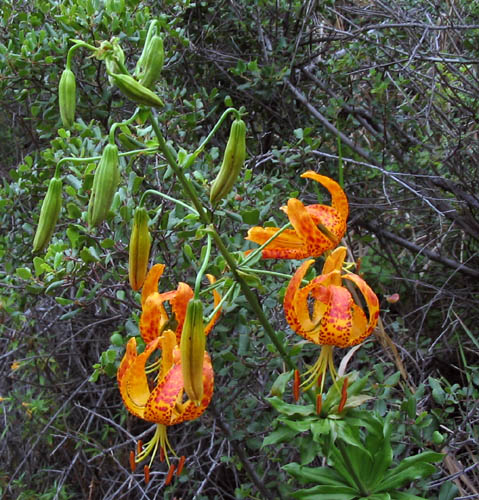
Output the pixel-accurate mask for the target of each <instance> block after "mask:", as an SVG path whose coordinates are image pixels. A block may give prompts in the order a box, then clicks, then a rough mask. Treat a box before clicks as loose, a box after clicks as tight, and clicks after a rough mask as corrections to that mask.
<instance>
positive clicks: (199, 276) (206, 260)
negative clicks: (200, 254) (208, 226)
mask: <svg viewBox="0 0 479 500" xmlns="http://www.w3.org/2000/svg"><path fill="white" fill-rule="evenodd" d="M210 254H211V235H210V234H208V242H207V244H206V252H205V257H204V259H203V263H202V264H201V267H200V270H199V271H198V274H197V275H196V281H195V299H198V298H199V297H200V290H201V280H202V278H203V274H205V271H206V268H207V267H208V264H209V263H210Z"/></svg>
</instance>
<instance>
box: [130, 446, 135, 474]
mask: <svg viewBox="0 0 479 500" xmlns="http://www.w3.org/2000/svg"><path fill="white" fill-rule="evenodd" d="M130 469H131V472H135V469H136V462H135V452H134V451H133V450H131V451H130Z"/></svg>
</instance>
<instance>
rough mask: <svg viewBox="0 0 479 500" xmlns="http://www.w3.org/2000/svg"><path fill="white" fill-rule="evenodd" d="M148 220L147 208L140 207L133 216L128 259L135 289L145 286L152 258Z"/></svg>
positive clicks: (132, 284) (132, 286)
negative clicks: (149, 262) (149, 261)
mask: <svg viewBox="0 0 479 500" xmlns="http://www.w3.org/2000/svg"><path fill="white" fill-rule="evenodd" d="M148 221H149V217H148V213H147V211H146V208H144V207H138V208H137V209H136V210H135V214H134V216H133V229H132V231H131V237H130V250H129V261H128V276H129V279H130V286H131V288H133V290H135V291H137V290H139V289H140V288H141V287H142V286H143V282H144V281H145V277H146V270H147V267H148V260H149V258H150V246H151V236H150V231H149V230H148Z"/></svg>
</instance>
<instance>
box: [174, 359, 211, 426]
mask: <svg viewBox="0 0 479 500" xmlns="http://www.w3.org/2000/svg"><path fill="white" fill-rule="evenodd" d="M213 389H214V375H213V367H212V365H211V359H210V356H209V354H208V353H207V352H206V351H205V355H204V359H203V398H202V399H201V403H200V405H199V406H196V404H195V403H193V401H191V400H188V401H187V402H186V403H185V404H184V405H183V406H182V409H181V412H180V413H179V414H178V415H177V417H176V418H175V419H174V420H173V421H172V424H180V423H182V422H186V421H187V420H194V419H195V418H198V417H199V416H200V415H202V414H203V413H204V411H205V410H206V408H207V407H208V405H209V404H210V401H211V398H212V396H213Z"/></svg>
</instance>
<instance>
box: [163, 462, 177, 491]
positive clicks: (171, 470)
mask: <svg viewBox="0 0 479 500" xmlns="http://www.w3.org/2000/svg"><path fill="white" fill-rule="evenodd" d="M175 468H176V467H175V464H171V465H170V468H169V469H168V474H167V475H166V479H165V486H168V485H169V484H170V483H171V480H172V479H173V474H174V473H175Z"/></svg>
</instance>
